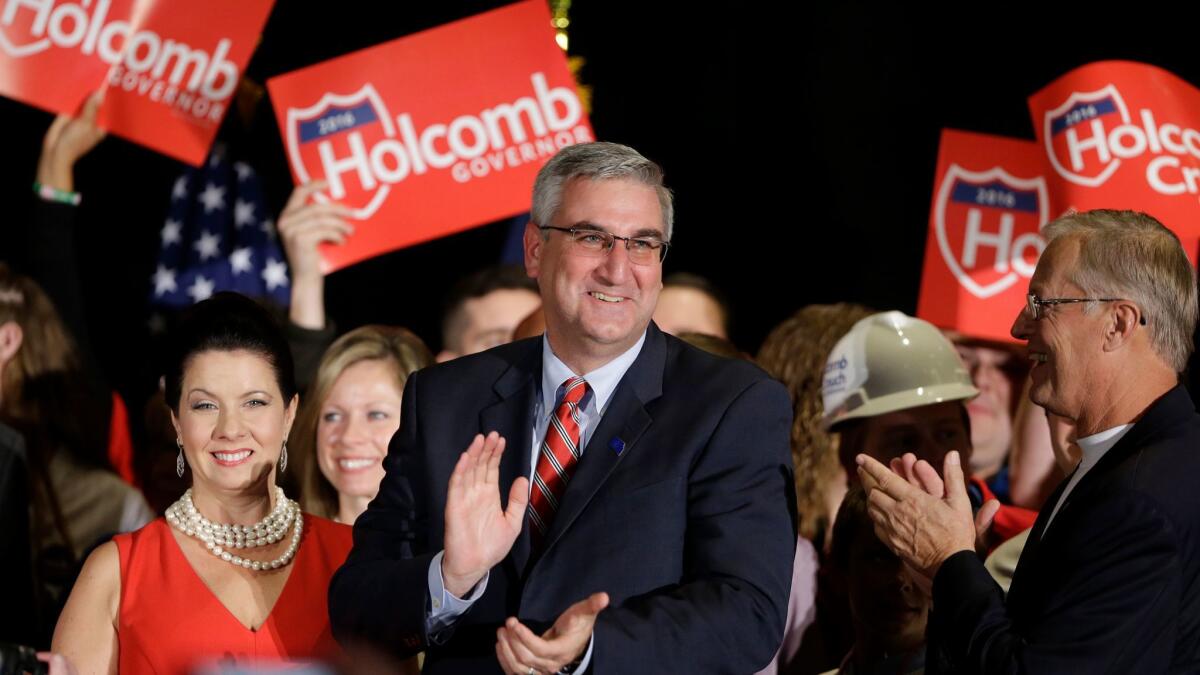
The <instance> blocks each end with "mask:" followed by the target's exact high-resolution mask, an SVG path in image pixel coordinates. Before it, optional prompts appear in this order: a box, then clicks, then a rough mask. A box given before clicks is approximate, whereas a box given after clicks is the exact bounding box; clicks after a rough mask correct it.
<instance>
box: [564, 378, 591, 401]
mask: <svg viewBox="0 0 1200 675" xmlns="http://www.w3.org/2000/svg"><path fill="white" fill-rule="evenodd" d="M562 386H563V399H562V402H563V403H573V404H575V405H578V404H579V402H580V401H581V400H583V395H584V394H586V393H587V390H588V383H587V380H585V379H583V378H582V377H572V378H571V379H569V380H567V381H566V382H563V383H562Z"/></svg>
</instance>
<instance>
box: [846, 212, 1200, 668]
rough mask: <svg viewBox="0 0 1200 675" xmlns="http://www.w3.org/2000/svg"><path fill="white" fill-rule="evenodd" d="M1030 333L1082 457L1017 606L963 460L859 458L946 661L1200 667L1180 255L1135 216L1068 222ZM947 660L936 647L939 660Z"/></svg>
mask: <svg viewBox="0 0 1200 675" xmlns="http://www.w3.org/2000/svg"><path fill="white" fill-rule="evenodd" d="M1043 234H1045V236H1046V238H1047V240H1048V241H1049V244H1048V245H1047V247H1046V250H1045V252H1044V253H1043V255H1042V258H1041V260H1040V261H1039V262H1038V266H1037V270H1036V272H1035V273H1034V275H1033V278H1032V279H1031V280H1030V284H1029V296H1028V302H1027V306H1026V307H1025V308H1024V309H1023V310H1022V311H1021V313H1020V314H1019V315H1018V317H1017V319H1016V321H1015V323H1014V324H1013V330H1012V333H1013V336H1014V337H1017V338H1019V339H1022V340H1026V341H1027V342H1028V355H1029V358H1030V359H1031V360H1032V361H1033V369H1032V372H1031V375H1030V377H1031V379H1032V381H1031V385H1030V398H1031V400H1032V401H1033V402H1034V403H1037V404H1038V405H1040V406H1042V407H1043V408H1045V409H1046V410H1047V411H1049V412H1051V413H1054V414H1057V415H1060V416H1062V417H1065V418H1067V419H1069V420H1071V421H1072V422H1073V423H1074V425H1075V433H1076V436H1077V441H1076V442H1077V443H1078V445H1079V447H1080V449H1081V450H1082V451H1083V456H1082V460H1081V461H1080V463H1079V465H1078V467H1077V468H1076V469H1075V471H1074V472H1073V473H1072V474H1071V476H1070V477H1069V478H1067V480H1065V481H1064V482H1063V484H1062V485H1060V486H1059V488H1058V489H1057V490H1056V491H1055V493H1054V494H1053V495H1052V496H1051V497H1050V499H1049V500H1048V501H1047V502H1046V504H1045V506H1044V507H1043V509H1042V511H1041V513H1040V514H1039V516H1038V520H1037V522H1036V524H1035V525H1034V527H1033V529H1032V530H1031V532H1030V536H1029V541H1028V543H1027V544H1026V546H1025V549H1024V551H1023V552H1022V554H1021V558H1020V562H1019V563H1018V564H1017V568H1016V571H1015V573H1014V575H1013V579H1012V586H1011V588H1010V591H1009V595H1008V598H1007V602H1006V600H1005V597H1004V594H1003V592H1001V590H1000V588H999V587H998V586H997V585H996V584H995V582H993V581H992V580H991V579H990V577H989V576H988V574H987V572H986V571H985V570H984V568H983V565H982V564H981V563H980V561H979V559H978V557H977V556H976V554H975V551H974V545H973V542H974V540H975V535H976V533H975V528H974V526H973V524H972V521H971V511H970V507H969V506H968V504H967V496H966V493H965V491H964V489H963V481H962V470H961V467H960V466H959V459H958V458H957V457H956V456H952V457H948V458H947V462H946V465H945V469H944V472H945V473H944V475H945V479H946V480H945V484H944V485H943V484H942V482H941V481H940V480H938V479H937V475H936V473H935V472H933V468H932V467H930V466H929V465H928V464H925V463H923V462H916V461H915V460H914V458H912V457H908V458H906V459H905V460H903V461H900V462H894V463H893V466H892V471H889V470H888V469H887V468H886V467H884V466H883V465H881V464H879V463H878V462H875V461H873V460H870V459H869V458H866V457H861V456H860V459H859V464H860V467H859V472H860V475H861V476H862V477H863V479H864V482H866V483H867V484H869V485H871V486H873V487H874V488H875V489H873V490H872V492H871V504H872V515H873V517H874V519H875V522H876V528H877V530H878V531H879V532H880V534H881V537H882V538H883V539H884V540H885V541H887V542H888V543H889V545H890V546H891V547H892V548H893V550H895V551H896V552H897V553H898V554H900V555H901V557H903V558H904V559H905V560H906V561H907V562H908V563H909V564H910V565H911V566H913V567H914V568H916V569H917V570H919V571H921V572H922V573H923V574H924V575H926V577H927V578H929V579H931V580H932V585H933V599H934V608H933V616H932V618H931V624H930V642H931V645H932V644H934V643H936V644H937V652H938V654H937V655H936V658H934V657H935V655H934V654H932V653H931V655H930V656H931V661H937V660H941V661H942V662H943V663H944V664H945V665H946V666H948V669H949V670H952V671H954V672H966V673H1012V672H1034V673H1085V672H1086V673H1098V672H1113V673H1163V672H1196V671H1197V670H1200V583H1197V582H1198V581H1200V490H1197V489H1196V488H1195V486H1194V477H1195V476H1197V475H1200V451H1198V450H1200V416H1198V415H1197V414H1196V412H1195V408H1194V406H1193V404H1192V401H1191V399H1190V397H1189V396H1188V394H1187V391H1186V390H1184V389H1183V387H1182V386H1181V385H1180V384H1178V373H1179V372H1181V371H1182V370H1183V369H1184V367H1185V366H1186V364H1187V361H1188V356H1189V354H1190V353H1191V349H1192V333H1193V330H1194V329H1195V324H1196V314H1197V306H1196V280H1195V276H1194V273H1193V271H1192V268H1191V265H1190V264H1189V263H1188V260H1187V257H1186V256H1185V255H1184V252H1183V249H1182V247H1181V246H1180V244H1179V240H1178V239H1177V238H1176V237H1175V235H1173V234H1171V233H1170V232H1169V231H1168V230H1167V229H1166V228H1164V227H1163V226H1162V225H1161V224H1160V223H1158V221H1156V220H1154V219H1153V218H1151V217H1149V216H1147V215H1144V214H1140V213H1134V212H1131V211H1090V212H1086V213H1074V214H1069V215H1067V216H1064V217H1063V218H1060V219H1059V220H1057V221H1055V222H1053V223H1050V224H1049V225H1047V226H1046V227H1045V229H1044V230H1043ZM931 649H932V647H931Z"/></svg>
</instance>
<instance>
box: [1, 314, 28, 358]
mask: <svg viewBox="0 0 1200 675" xmlns="http://www.w3.org/2000/svg"><path fill="white" fill-rule="evenodd" d="M24 340H25V331H23V330H21V324H19V323H17V322H16V321H6V322H4V323H3V324H0V363H7V362H8V361H10V360H12V358H13V357H14V356H16V355H17V350H19V349H20V348H21V343H22V342H24Z"/></svg>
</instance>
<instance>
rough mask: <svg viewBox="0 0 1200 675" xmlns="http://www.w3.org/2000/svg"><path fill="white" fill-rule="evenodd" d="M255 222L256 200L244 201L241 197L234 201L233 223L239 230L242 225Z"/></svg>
mask: <svg viewBox="0 0 1200 675" xmlns="http://www.w3.org/2000/svg"><path fill="white" fill-rule="evenodd" d="M253 222H254V202H244V201H242V200H240V199H238V200H237V201H235V202H234V203H233V224H234V226H236V227H237V228H238V229H239V230H240V229H242V226H244V225H249V224H250V223H253Z"/></svg>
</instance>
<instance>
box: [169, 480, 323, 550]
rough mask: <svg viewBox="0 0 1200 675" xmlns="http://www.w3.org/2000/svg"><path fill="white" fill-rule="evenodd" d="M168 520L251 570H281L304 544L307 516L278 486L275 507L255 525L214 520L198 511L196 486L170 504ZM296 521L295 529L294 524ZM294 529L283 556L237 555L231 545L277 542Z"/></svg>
mask: <svg viewBox="0 0 1200 675" xmlns="http://www.w3.org/2000/svg"><path fill="white" fill-rule="evenodd" d="M166 518H167V522H169V523H171V525H172V526H173V527H174V528H175V529H177V530H179V531H180V532H183V533H184V534H186V535H187V536H189V537H195V538H196V539H199V540H200V541H203V542H204V548H206V549H208V551H209V552H210V553H212V554H213V555H215V556H217V557H218V558H220V559H221V560H224V561H225V562H228V563H232V564H234V565H239V566H241V567H244V568H246V569H250V570H256V571H257V570H267V569H272V570H273V569H279V568H280V567H283V566H284V565H286V564H288V563H289V562H291V561H292V558H294V557H295V556H296V549H297V548H298V547H299V546H300V533H301V532H302V531H303V530H304V518H303V517H301V514H300V505H299V504H297V503H296V502H295V500H292V499H288V498H287V496H286V495H284V493H283V488H281V487H276V488H275V508H274V509H272V511H271V513H269V514H267V517H266V518H264V519H262V520H261V521H260V522H258V523H255V524H254V525H228V524H225V523H214V522H212V521H210V520H209V519H207V518H205V517H204V516H203V515H201V514H200V512H199V511H197V510H196V505H195V504H194V503H193V502H192V489H191V488H188V490H187V491H186V492H184V493H183V496H182V497H180V498H179V501H177V502H175V503H174V504H172V505H171V506H169V507H167V511H166ZM293 524H295V528H292V525H293ZM288 529H292V540H291V542H290V543H289V544H288V547H287V550H285V551H284V552H283V555H281V556H279V557H278V558H276V559H274V560H264V561H259V560H250V559H249V558H243V557H242V556H240V555H234V554H232V553H230V552H229V551H227V550H226V549H227V548H234V549H242V548H256V547H259V546H267V545H269V544H273V543H275V542H277V541H279V540H280V539H283V537H284V536H285V535H286V534H287V531H288Z"/></svg>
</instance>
